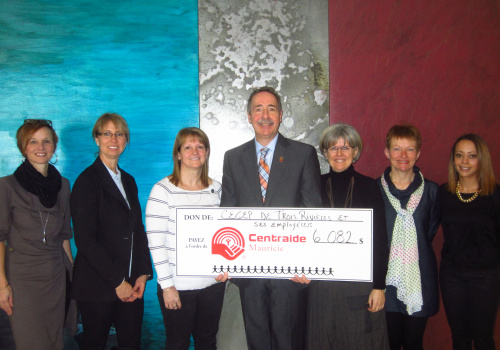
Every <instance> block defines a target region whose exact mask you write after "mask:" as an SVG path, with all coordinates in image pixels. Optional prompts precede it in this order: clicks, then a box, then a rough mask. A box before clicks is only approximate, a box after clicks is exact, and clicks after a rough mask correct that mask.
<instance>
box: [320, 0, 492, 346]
mask: <svg viewBox="0 0 500 350" xmlns="http://www.w3.org/2000/svg"><path fill="white" fill-rule="evenodd" d="M329 18H330V30H329V32H330V38H329V41H330V122H331V123H335V122H346V123H349V124H351V125H353V126H354V127H355V128H356V129H357V130H358V131H359V132H360V134H361V136H362V137H363V142H364V144H365V149H364V151H363V154H362V156H361V159H360V161H359V162H358V163H356V169H357V170H358V171H360V172H361V173H364V174H367V175H370V176H373V177H378V176H380V174H381V173H382V172H383V170H384V169H385V167H387V166H388V161H387V159H386V158H385V156H384V155H383V149H384V141H385V134H386V133H387V131H388V129H389V128H390V127H391V126H392V125H394V124H397V123H411V124H414V125H415V126H417V127H418V128H419V129H420V131H421V133H422V139H423V141H422V150H421V155H420V159H419V161H418V163H417V165H418V166H420V168H421V170H422V172H423V174H424V176H425V177H427V178H429V179H432V180H434V181H436V182H438V183H443V182H445V181H446V172H447V160H448V157H449V152H450V148H451V146H452V144H453V142H454V141H455V139H456V138H457V137H458V136H460V135H462V134H465V133H470V132H474V133H477V134H479V135H481V136H482V137H483V138H484V139H485V140H486V142H487V143H488V145H489V147H490V152H491V154H492V158H493V163H494V165H495V173H496V175H497V182H500V1H494V0H491V1H487V0H418V1H416V0H413V1H389V0H380V1H365V0H330V1H329ZM441 245H442V234H441V232H438V235H437V237H436V239H435V242H434V247H435V249H436V252H437V253H439V251H440V250H441ZM499 324H500V322H497V329H499V332H497V334H500V328H499ZM425 342H426V344H425V345H426V349H451V336H450V332H449V328H448V325H447V323H446V318H445V315H444V311H443V308H442V306H441V310H440V313H439V314H438V315H437V316H434V317H432V318H431V319H430V321H429V324H428V327H427V330H426V335H425ZM497 342H498V344H500V338H499V339H497Z"/></svg>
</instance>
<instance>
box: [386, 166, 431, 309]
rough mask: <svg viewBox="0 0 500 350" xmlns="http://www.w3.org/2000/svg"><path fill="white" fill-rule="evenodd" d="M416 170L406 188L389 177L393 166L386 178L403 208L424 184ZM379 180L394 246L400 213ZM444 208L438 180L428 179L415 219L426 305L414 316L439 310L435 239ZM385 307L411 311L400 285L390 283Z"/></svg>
mask: <svg viewBox="0 0 500 350" xmlns="http://www.w3.org/2000/svg"><path fill="white" fill-rule="evenodd" d="M413 171H414V173H415V177H414V179H413V181H412V183H411V184H410V185H409V186H408V187H407V188H406V189H404V190H399V189H397V188H396V186H395V185H394V183H393V182H392V180H391V177H390V176H389V173H390V172H391V168H390V167H388V168H387V169H386V170H385V172H384V178H385V181H386V182H387V185H388V187H389V192H391V194H392V195H393V196H394V197H396V198H397V199H398V200H399V202H400V204H401V207H402V208H405V209H406V205H407V204H408V201H409V200H410V197H411V195H412V194H413V192H415V191H416V190H417V189H418V188H419V187H420V185H421V184H422V177H421V176H420V174H419V172H420V170H419V168H418V167H413ZM377 183H378V185H379V187H380V191H381V193H382V196H383V197H384V204H385V216H386V220H387V236H388V240H389V248H390V246H391V242H392V233H393V231H394V223H395V222H396V217H397V213H396V211H395V210H394V208H393V207H392V205H391V203H390V202H389V198H387V196H386V194H385V191H384V189H383V187H382V182H381V178H379V179H377ZM440 210H441V201H440V196H439V195H438V185H437V183H435V182H433V181H430V180H427V179H424V192H423V193H422V198H421V199H420V202H419V204H418V206H417V208H416V209H415V211H414V212H413V220H414V221H415V228H416V230H417V246H418V266H419V268H420V282H421V286H422V299H423V302H424V304H423V305H422V310H420V311H419V312H415V313H413V314H412V316H420V317H429V316H432V315H434V314H436V313H437V312H438V311H439V287H438V272H437V262H436V255H435V253H434V249H433V247H432V240H433V239H434V236H435V235H436V231H437V229H438V227H439V216H440ZM385 310H386V311H388V312H399V313H402V314H405V315H407V314H408V313H407V311H406V305H405V304H404V303H403V302H402V301H401V300H399V299H398V298H397V288H396V287H394V286H387V289H386V293H385Z"/></svg>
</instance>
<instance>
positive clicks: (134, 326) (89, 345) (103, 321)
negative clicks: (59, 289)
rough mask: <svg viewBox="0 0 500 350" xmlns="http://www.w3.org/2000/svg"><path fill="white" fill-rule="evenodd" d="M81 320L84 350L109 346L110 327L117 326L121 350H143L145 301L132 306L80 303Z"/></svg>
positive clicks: (97, 302)
mask: <svg viewBox="0 0 500 350" xmlns="http://www.w3.org/2000/svg"><path fill="white" fill-rule="evenodd" d="M77 304H78V308H79V309H80V314H81V316H82V326H83V350H101V349H104V347H105V346H106V341H107V339H108V334H109V330H110V328H111V325H112V324H114V325H115V329H116V338H117V341H118V349H120V350H138V349H140V348H141V329H142V316H143V314H144V300H143V299H136V300H135V301H133V302H130V303H124V302H122V301H121V300H117V301H104V302H99V301H78V302H77Z"/></svg>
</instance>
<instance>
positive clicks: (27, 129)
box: [16, 119, 59, 157]
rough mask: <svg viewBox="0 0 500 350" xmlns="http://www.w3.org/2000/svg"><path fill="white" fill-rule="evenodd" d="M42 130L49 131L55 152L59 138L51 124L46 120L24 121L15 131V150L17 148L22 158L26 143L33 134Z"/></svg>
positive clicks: (24, 153) (24, 154)
mask: <svg viewBox="0 0 500 350" xmlns="http://www.w3.org/2000/svg"><path fill="white" fill-rule="evenodd" d="M42 128H47V129H49V131H50V133H51V134H52V141H53V142H54V152H55V150H56V148H57V142H58V141H59V138H58V137H57V134H56V131H55V130H54V129H53V128H52V122H51V121H50V120H46V119H25V120H24V124H23V125H21V126H20V127H19V129H17V133H16V140H17V148H19V151H20V152H21V154H22V155H23V156H24V157H26V147H27V146H28V142H29V141H30V140H31V138H32V137H33V134H35V133H36V132H37V131H38V130H40V129H42Z"/></svg>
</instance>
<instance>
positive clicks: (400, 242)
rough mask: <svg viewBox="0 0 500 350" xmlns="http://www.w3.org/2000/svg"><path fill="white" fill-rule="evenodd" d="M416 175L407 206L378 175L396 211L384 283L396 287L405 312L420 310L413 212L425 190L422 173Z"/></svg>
mask: <svg viewBox="0 0 500 350" xmlns="http://www.w3.org/2000/svg"><path fill="white" fill-rule="evenodd" d="M419 174H420V176H421V177H422V184H421V185H420V186H419V188H418V189H417V190H416V191H415V192H413V193H412V194H411V196H410V200H409V201H408V204H407V206H406V207H407V209H403V208H401V203H400V202H399V200H398V199H397V198H396V197H394V196H393V195H392V193H391V192H390V191H389V186H388V185H387V182H386V181H385V178H384V175H382V178H381V182H382V187H383V188H384V191H385V194H386V195H387V198H388V199H389V202H390V203H391V205H392V207H393V208H394V210H395V211H396V213H397V216H396V221H395V223H394V230H393V232H392V242H391V252H390V254H389V268H388V270H387V277H386V284H387V285H391V286H394V287H396V288H397V297H398V299H399V300H401V301H402V302H403V303H404V304H405V305H406V311H407V312H408V315H411V314H413V313H415V312H418V311H420V310H422V305H423V299H422V285H421V281H420V267H419V265H418V245H417V228H416V227H415V221H414V219H413V212H415V209H417V207H418V204H419V203H420V199H422V194H423V193H424V176H423V175H422V173H421V172H419Z"/></svg>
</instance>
